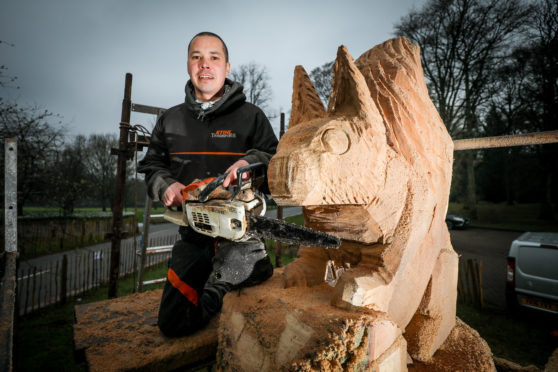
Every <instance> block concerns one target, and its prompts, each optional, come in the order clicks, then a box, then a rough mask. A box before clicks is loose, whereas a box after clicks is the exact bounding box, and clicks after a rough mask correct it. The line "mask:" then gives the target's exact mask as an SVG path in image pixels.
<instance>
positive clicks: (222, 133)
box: [211, 129, 236, 138]
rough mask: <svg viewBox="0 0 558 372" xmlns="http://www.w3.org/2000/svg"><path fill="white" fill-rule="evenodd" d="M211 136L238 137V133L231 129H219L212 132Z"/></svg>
mask: <svg viewBox="0 0 558 372" xmlns="http://www.w3.org/2000/svg"><path fill="white" fill-rule="evenodd" d="M211 138H236V133H233V131H232V130H231V129H228V130H217V131H215V132H213V133H211Z"/></svg>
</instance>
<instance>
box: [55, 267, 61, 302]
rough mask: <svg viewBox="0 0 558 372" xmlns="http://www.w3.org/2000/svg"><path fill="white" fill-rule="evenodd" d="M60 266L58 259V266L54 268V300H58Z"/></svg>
mask: <svg viewBox="0 0 558 372" xmlns="http://www.w3.org/2000/svg"><path fill="white" fill-rule="evenodd" d="M58 269H59V267H58V261H56V268H55V269H54V302H57V301H58V298H59V297H58V281H59V280H60V279H59V278H60V276H59V274H60V272H59V270H58Z"/></svg>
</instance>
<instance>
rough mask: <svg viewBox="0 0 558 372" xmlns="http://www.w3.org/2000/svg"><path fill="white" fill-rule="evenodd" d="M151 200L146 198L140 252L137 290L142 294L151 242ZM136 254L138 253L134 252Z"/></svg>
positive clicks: (147, 196)
mask: <svg viewBox="0 0 558 372" xmlns="http://www.w3.org/2000/svg"><path fill="white" fill-rule="evenodd" d="M152 203H153V202H152V201H151V198H150V197H149V195H146V196H145V204H146V205H145V209H144V212H143V236H142V237H141V247H140V249H141V251H140V252H139V262H138V283H137V287H136V290H137V291H138V292H141V291H142V290H143V270H144V268H145V256H146V250H147V245H148V244H147V243H148V242H149V224H150V222H151V205H152ZM134 254H136V252H134Z"/></svg>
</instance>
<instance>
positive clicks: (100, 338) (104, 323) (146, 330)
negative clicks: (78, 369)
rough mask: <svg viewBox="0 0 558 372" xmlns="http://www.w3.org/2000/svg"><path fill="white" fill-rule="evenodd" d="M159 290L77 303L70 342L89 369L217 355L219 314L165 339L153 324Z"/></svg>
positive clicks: (187, 364)
mask: <svg viewBox="0 0 558 372" xmlns="http://www.w3.org/2000/svg"><path fill="white" fill-rule="evenodd" d="M161 293H162V290H156V291H150V292H145V293H139V294H134V295H131V296H126V297H121V298H116V299H112V300H104V301H99V302H94V303H91V304H84V305H79V306H76V307H75V318H76V323H75V325H74V344H75V350H76V353H77V354H82V355H83V354H85V359H86V361H87V364H88V366H89V370H90V371H92V372H95V371H103V372H105V371H147V370H149V371H153V370H157V371H168V370H173V369H177V368H181V369H186V370H188V369H189V368H192V369H193V368H198V367H200V366H203V365H204V364H206V363H207V362H208V361H212V360H214V359H215V354H216V351H217V327H218V321H219V319H218V317H215V318H214V319H213V320H212V321H211V323H210V324H209V325H208V326H207V327H206V328H205V329H203V330H201V331H199V332H197V333H195V334H194V335H192V336H187V337H181V338H167V337H165V336H164V335H163V334H162V333H161V332H160V331H159V328H158V327H157V311H158V308H159V301H160V299H161Z"/></svg>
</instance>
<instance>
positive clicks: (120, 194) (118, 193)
mask: <svg viewBox="0 0 558 372" xmlns="http://www.w3.org/2000/svg"><path fill="white" fill-rule="evenodd" d="M131 107H132V74H130V73H127V74H126V82H125V85H124V99H123V100H122V116H121V119H120V140H119V142H118V162H117V167H116V186H115V193H114V204H113V208H112V215H113V220H112V234H111V240H112V241H111V251H110V276H109V290H108V297H109V298H115V297H116V296H117V291H118V277H119V275H120V241H121V239H122V238H123V231H122V211H123V209H124V185H125V183H126V161H127V158H128V152H129V149H128V131H129V128H130V113H131Z"/></svg>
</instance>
